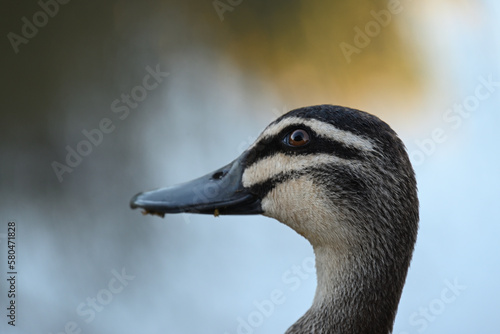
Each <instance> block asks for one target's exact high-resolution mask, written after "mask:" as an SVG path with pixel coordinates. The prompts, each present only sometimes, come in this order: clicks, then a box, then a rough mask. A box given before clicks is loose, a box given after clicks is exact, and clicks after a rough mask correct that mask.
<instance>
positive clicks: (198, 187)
mask: <svg viewBox="0 0 500 334" xmlns="http://www.w3.org/2000/svg"><path fill="white" fill-rule="evenodd" d="M243 170H244V166H243V164H242V157H240V158H238V159H237V160H235V161H233V162H232V163H230V164H229V165H227V166H224V167H222V168H220V169H218V170H216V171H214V172H212V173H209V174H207V175H205V176H202V177H200V178H198V179H195V180H192V181H189V182H186V183H182V184H179V185H175V186H171V187H167V188H162V189H157V190H153V191H148V192H143V193H139V194H137V195H135V196H134V197H133V198H132V200H131V201H130V207H131V208H132V209H136V208H141V209H143V210H144V213H149V214H156V215H159V216H162V217H163V216H164V215H165V214H166V213H179V212H191V213H204V214H214V215H216V216H217V215H219V214H221V215H251V214H260V213H262V207H261V200H260V198H259V197H258V196H256V195H255V194H253V193H251V192H250V191H249V189H247V188H245V187H243V184H242V182H241V178H242V175H243Z"/></svg>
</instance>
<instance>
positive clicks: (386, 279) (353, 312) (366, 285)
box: [286, 246, 406, 334]
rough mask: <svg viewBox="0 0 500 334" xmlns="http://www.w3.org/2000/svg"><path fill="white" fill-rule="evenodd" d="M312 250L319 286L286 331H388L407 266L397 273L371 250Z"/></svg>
mask: <svg viewBox="0 0 500 334" xmlns="http://www.w3.org/2000/svg"><path fill="white" fill-rule="evenodd" d="M314 252H315V254H316V271H317V277H318V286H317V288H316V295H315V297H314V302H313V305H312V306H311V308H310V309H309V310H308V311H307V312H306V314H304V316H302V318H300V319H299V320H298V321H297V322H296V323H295V324H294V325H292V327H290V328H289V329H288V331H287V332H286V334H295V333H343V334H346V333H356V334H363V333H372V334H378V333H384V334H388V333H390V332H391V331H392V326H393V322H394V317H395V314H396V309H397V305H398V302H399V297H400V295H401V290H402V286H403V284H404V277H405V276H406V269H404V274H403V275H400V274H398V273H397V272H394V271H395V270H396V271H398V268H396V267H395V266H394V265H391V264H390V263H389V264H388V263H384V262H385V261H382V257H379V256H377V255H376V254H366V253H365V254H360V253H359V252H358V253H349V252H345V253H342V252H339V250H338V249H332V248H330V247H323V246H321V247H314ZM377 259H379V260H377ZM399 271H401V270H399ZM401 279H402V282H401Z"/></svg>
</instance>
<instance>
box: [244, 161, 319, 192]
mask: <svg viewBox="0 0 500 334" xmlns="http://www.w3.org/2000/svg"><path fill="white" fill-rule="evenodd" d="M310 172H311V169H310V168H307V169H303V170H300V171H293V172H289V173H280V174H278V175H275V176H273V177H272V178H270V179H267V180H265V181H262V182H260V183H257V184H254V185H253V186H251V187H250V191H251V192H252V193H254V194H257V195H258V196H259V197H260V198H264V197H265V196H266V195H267V193H268V192H270V191H271V190H272V189H273V188H274V187H276V186H277V185H278V184H280V183H283V182H285V181H287V180H289V179H291V178H295V177H299V176H302V175H306V174H308V173H310Z"/></svg>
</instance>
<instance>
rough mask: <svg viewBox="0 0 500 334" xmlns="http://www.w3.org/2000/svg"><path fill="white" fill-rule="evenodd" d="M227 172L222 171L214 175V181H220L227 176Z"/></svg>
mask: <svg viewBox="0 0 500 334" xmlns="http://www.w3.org/2000/svg"><path fill="white" fill-rule="evenodd" d="M227 172H228V171H227V170H222V171H220V172H217V173H214V175H212V179H214V180H220V179H222V178H223V177H224V176H226V174H227Z"/></svg>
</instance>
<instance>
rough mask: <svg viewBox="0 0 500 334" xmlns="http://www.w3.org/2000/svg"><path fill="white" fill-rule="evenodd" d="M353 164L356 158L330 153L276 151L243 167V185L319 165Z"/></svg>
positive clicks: (247, 186) (251, 184)
mask: <svg viewBox="0 0 500 334" xmlns="http://www.w3.org/2000/svg"><path fill="white" fill-rule="evenodd" d="M329 164H330V165H331V164H337V165H355V164H359V162H358V161H356V160H346V159H342V158H339V157H337V156H333V155H331V154H309V155H294V156H290V155H286V154H283V153H277V154H275V155H272V156H268V157H266V158H264V159H261V160H259V161H257V162H256V163H254V164H252V165H251V166H249V167H247V168H246V169H245V172H244V173H243V177H242V182H243V186H244V187H246V188H250V187H252V186H253V185H256V184H259V183H263V182H265V181H266V180H271V179H273V178H274V177H276V176H278V175H280V174H289V173H292V172H297V171H303V170H307V169H310V168H318V167H319V166H321V165H329Z"/></svg>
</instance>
